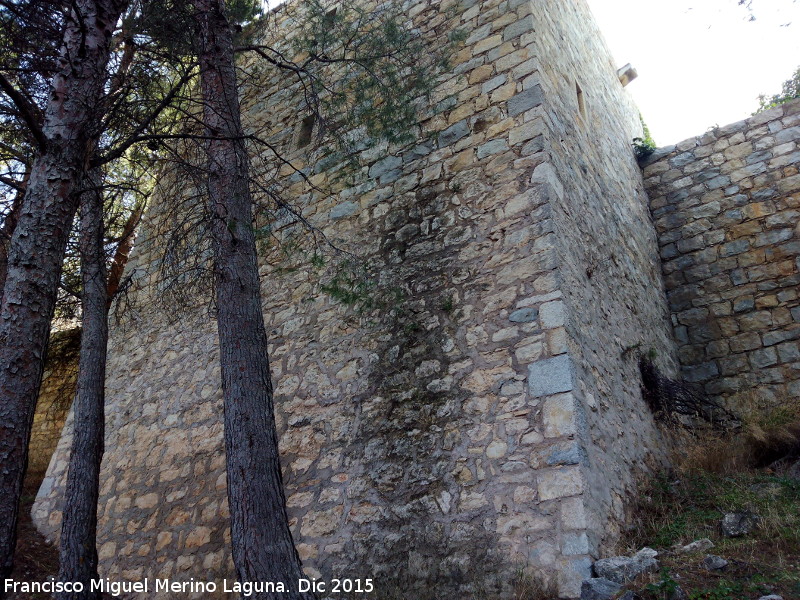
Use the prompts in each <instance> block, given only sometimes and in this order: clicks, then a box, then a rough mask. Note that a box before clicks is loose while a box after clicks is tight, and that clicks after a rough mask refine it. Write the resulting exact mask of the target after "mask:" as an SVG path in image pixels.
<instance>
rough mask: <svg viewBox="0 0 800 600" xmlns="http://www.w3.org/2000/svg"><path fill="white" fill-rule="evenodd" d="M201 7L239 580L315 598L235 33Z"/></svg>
mask: <svg viewBox="0 0 800 600" xmlns="http://www.w3.org/2000/svg"><path fill="white" fill-rule="evenodd" d="M195 7H196V9H197V13H198V14H197V19H198V33H199V36H198V37H199V44H200V49H199V58H200V69H201V87H202V93H203V101H204V107H203V116H204V119H205V125H206V128H207V131H208V133H209V135H213V136H214V137H215V139H212V140H210V141H209V142H208V144H207V148H206V149H207V152H208V170H209V171H208V193H209V210H210V217H211V219H213V225H212V235H213V238H214V239H213V245H214V269H215V286H216V295H217V298H216V300H217V329H218V335H219V345H220V363H221V371H222V389H223V395H224V407H225V410H224V412H225V417H224V418H225V452H226V460H227V476H228V499H229V506H230V512H231V538H232V539H231V542H232V546H233V561H234V564H235V566H236V571H237V574H238V578H239V580H240V581H252V582H255V581H282V582H284V584H285V585H286V586H287V589H290V590H293V591H292V592H291V593H287V594H280V593H277V594H270V593H261V594H255V595H254V596H251V598H256V599H257V600H267V599H268V600H273V599H275V600H277V599H279V598H280V599H283V600H285V599H287V598H288V599H291V600H296V599H301V600H305V599H309V600H310V599H312V598H313V596H312V595H310V594H306V593H299V592H298V591H297V580H298V578H299V577H301V576H302V570H301V564H300V558H299V557H298V555H297V551H296V550H295V547H294V543H293V541H292V535H291V532H290V531H289V525H288V519H287V516H286V500H285V497H284V491H283V481H282V477H281V465H280V456H279V453H278V436H277V432H276V429H275V418H274V412H273V404H272V382H271V379H270V371H269V359H268V358H267V334H266V330H265V328H264V317H263V315H262V312H261V294H260V286H259V279H258V263H257V256H256V245H255V237H254V233H253V227H252V201H251V197H250V189H249V179H248V175H249V173H248V169H249V168H248V161H247V153H246V150H245V146H244V142H243V140H242V126H241V122H240V119H239V99H238V95H237V87H236V75H235V71H234V62H233V60H234V59H233V46H232V41H231V33H230V28H229V26H228V22H227V20H226V18H225V15H224V12H223V2H222V0H195Z"/></svg>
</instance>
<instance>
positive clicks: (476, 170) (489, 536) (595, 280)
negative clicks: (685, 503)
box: [34, 0, 670, 600]
mask: <svg viewBox="0 0 800 600" xmlns="http://www.w3.org/2000/svg"><path fill="white" fill-rule="evenodd" d="M568 4H570V5H571V4H574V5H575V8H574V10H573V9H569V10H567V9H565V8H564V7H563V6H562V3H559V2H556V1H555V0H551V1H548V2H535V3H533V2H528V1H525V0H483V1H481V2H478V1H473V0H465V1H463V2H443V3H442V4H441V5H440V6H438V7H437V8H438V12H437V11H436V10H434V9H431V8H430V7H428V5H427V4H426V3H424V2H419V3H410V4H409V13H408V14H409V15H411V16H412V17H413V19H414V23H415V25H417V26H418V27H420V28H421V29H422V30H424V31H425V32H426V33H427V34H428V35H438V36H442V35H443V34H444V33H445V31H443V29H444V30H446V29H447V28H451V29H452V28H455V27H463V28H464V29H466V30H467V32H468V37H467V39H466V42H465V44H464V46H463V47H462V48H460V49H459V50H458V52H457V53H456V55H455V56H454V57H453V60H452V63H453V69H452V72H450V73H448V74H445V75H443V76H442V77H441V83H440V84H439V86H438V87H437V89H436V90H435V93H434V108H433V109H432V110H431V111H430V112H429V113H428V114H426V115H424V118H423V119H422V120H421V123H420V130H419V132H418V133H419V134H420V135H419V140H420V141H419V142H418V143H415V144H410V145H407V146H404V147H395V146H387V145H386V144H379V145H377V146H373V147H368V148H364V149H363V150H362V151H361V153H360V154H359V156H358V160H359V169H358V171H357V172H356V173H355V174H353V175H352V178H342V177H339V176H340V175H341V174H342V172H343V170H344V169H345V168H346V165H345V164H344V163H338V162H332V160H331V158H330V157H324V156H323V155H322V154H321V153H320V152H319V151H312V150H311V149H310V148H304V149H298V148H297V139H298V130H299V127H300V123H299V118H300V116H302V95H301V94H300V91H299V89H298V86H297V85H291V86H289V87H287V83H286V77H285V75H284V74H283V73H275V72H273V71H268V72H267V75H266V76H265V79H264V80H263V81H262V82H258V83H253V84H252V85H250V86H248V88H247V89H245V90H243V98H244V113H245V122H246V123H247V127H249V128H252V129H255V130H259V131H261V132H262V133H263V134H264V135H266V136H268V137H269V141H270V143H271V144H272V145H273V147H275V148H278V149H280V151H281V152H282V154H283V156H285V157H286V158H288V159H289V160H290V161H291V163H292V164H293V165H294V167H295V168H298V169H302V170H303V173H304V174H305V175H306V176H307V177H308V178H309V179H310V184H313V186H314V187H312V186H311V185H309V182H307V181H305V180H304V179H303V177H301V176H300V175H299V174H298V173H296V172H294V171H293V169H292V168H291V167H289V166H287V165H284V166H283V167H281V168H280V172H279V175H280V176H281V179H280V183H279V184H276V186H277V187H279V188H280V191H281V194H282V196H283V197H285V198H288V199H290V200H291V201H292V203H293V204H294V205H295V207H296V208H297V210H298V211H299V212H300V213H301V214H302V216H303V218H304V219H306V220H307V222H308V223H310V224H312V225H313V226H315V227H317V228H318V229H319V230H320V231H321V232H323V233H324V234H325V235H326V236H327V239H328V240H330V241H331V242H333V243H334V244H336V245H337V246H338V247H340V248H342V249H344V250H346V251H349V252H352V253H353V254H354V256H355V257H356V259H355V262H354V263H352V264H355V270H348V269H353V268H354V267H353V266H352V264H351V265H350V266H348V265H347V264H346V263H343V262H341V261H340V260H339V259H337V258H336V257H335V256H331V255H330V253H327V252H326V250H325V248H326V246H325V245H324V244H322V245H321V246H317V247H316V249H317V250H319V251H321V252H323V255H324V256H325V257H326V260H328V264H327V265H326V266H325V267H324V268H319V267H318V266H315V265H314V264H313V263H312V262H309V260H308V259H309V256H310V253H311V252H312V251H313V250H314V249H315V247H314V246H313V244H312V243H311V241H310V240H311V236H310V234H309V232H308V231H307V230H306V229H305V228H304V226H303V225H302V224H300V223H299V222H298V220H297V218H296V217H294V216H292V214H290V213H289V212H287V211H281V210H278V211H274V214H272V215H270V214H264V212H263V211H261V212H260V213H259V215H260V216H259V223H260V224H270V226H271V233H272V236H271V237H270V238H269V240H268V242H269V243H266V242H265V244H264V245H263V247H262V253H263V260H262V265H261V274H262V293H263V298H264V314H265V320H266V323H267V331H268V333H269V336H270V340H271V341H270V349H269V350H270V359H271V362H272V372H273V377H274V380H275V384H276V388H275V391H276V413H277V420H278V426H279V433H280V436H281V439H280V444H281V453H282V458H283V460H284V482H285V484H286V493H287V503H288V511H289V517H290V526H291V528H292V532H293V534H294V536H295V540H296V542H297V547H298V551H299V553H300V556H301V557H302V559H303V562H304V566H305V569H306V572H307V573H308V574H309V575H311V576H314V577H324V578H326V579H330V578H331V577H336V576H338V577H345V576H346V577H352V578H356V577H362V578H363V577H371V578H373V579H374V580H375V585H376V589H377V592H378V593H377V597H378V598H381V599H383V598H390V597H393V596H395V595H396V596H397V597H401V596H400V594H403V595H405V597H409V598H414V599H415V600H427V599H429V598H437V597H447V598H451V597H470V596H474V597H481V596H480V594H485V595H486V596H488V597H492V598H510V597H513V592H512V587H513V581H514V576H515V574H516V573H518V572H519V571H520V570H526V571H527V572H529V573H531V574H535V575H539V576H543V577H545V578H547V579H551V580H557V583H558V587H559V593H560V595H561V596H562V597H565V598H568V597H576V596H577V595H579V589H580V581H581V580H582V579H583V578H585V577H586V576H588V573H589V567H590V564H591V561H592V559H593V558H596V557H597V552H598V549H599V548H601V547H603V546H604V545H606V546H607V545H608V544H609V543H610V542H611V541H613V538H614V535H615V532H616V531H617V529H618V522H619V520H620V518H621V513H622V504H623V500H622V499H623V497H624V495H625V494H626V493H627V492H628V491H629V490H630V489H631V486H632V483H633V480H634V478H635V475H636V473H638V472H640V471H641V470H642V469H644V468H645V465H644V463H645V462H646V460H647V459H648V457H649V456H650V453H651V452H653V453H655V454H656V455H657V456H660V454H659V453H660V452H661V451H662V449H661V442H660V439H659V437H658V435H657V433H656V431H655V429H654V428H653V424H652V420H651V418H650V417H649V415H648V414H647V411H646V409H645V407H644V405H643V403H642V401H641V398H640V395H639V393H638V383H637V382H638V374H637V373H636V370H635V366H634V365H635V356H634V355H635V352H636V349H637V348H640V347H648V348H649V347H652V348H656V349H658V350H659V352H660V353H661V355H662V356H664V357H665V368H666V369H668V368H669V366H670V363H669V356H670V352H669V348H668V337H669V335H668V327H667V325H666V320H665V315H666V309H665V306H664V300H663V293H662V289H661V287H660V285H659V278H658V274H657V270H656V269H655V268H654V261H653V254H654V249H655V240H654V238H653V235H652V233H651V232H652V229H651V228H652V225H651V224H650V223H649V221H648V217H647V212H646V210H645V204H644V197H643V195H642V193H641V177H640V174H639V172H638V170H637V169H636V167H635V163H634V162H633V159H632V153H631V148H630V145H629V142H630V138H631V137H633V135H634V134H635V133H636V132H637V129H636V128H637V127H638V125H637V122H636V113H635V111H634V109H633V108H632V106H631V105H630V103H629V101H628V100H627V99H626V97H625V93H624V91H623V90H622V87H621V85H620V83H619V81H618V80H617V78H616V72H615V68H614V66H613V65H612V64H611V62H610V58H608V56H607V51H606V50H605V48H604V46H603V45H602V43H600V42H597V44H596V45H594V43H593V42H592V43H588V42H587V39H586V37H587V36H589V37H591V36H593V35H595V34H596V31H595V29H594V28H593V25H591V15H590V14H589V13H588V10H587V9H586V7H585V5H584V3H583V0H575V2H570V3H568ZM288 9H289V7H287V8H286V9H281V10H288ZM277 14H278V17H277V21H278V23H280V22H281V21H280V20H281V18H283V17H281V16H280V15H281V14H283V13H282V12H280V11H279V12H278V13H277ZM448 19H451V20H450V21H448ZM276 35H278V36H281V37H279V38H276V39H287V38H288V37H290V36H291V30H286V29H280V27H278V28H277V31H276ZM565 38H566V43H565ZM562 51H563V52H569V53H570V57H569V58H564V59H561V58H560V57H559V53H560V52H562ZM254 66H256V65H254V64H251V65H248V67H249V68H253V67H254ZM576 71H577V72H580V73H581V75H580V81H581V82H582V83H581V84H582V85H584V86H585V90H586V94H587V99H588V100H589V104H588V108H587V110H589V111H591V112H589V113H587V114H588V115H589V116H587V117H586V120H585V121H582V122H580V123H578V127H581V128H584V130H582V131H577V130H574V129H573V128H574V127H575V125H573V124H569V121H571V120H575V119H576V115H575V114H574V111H573V110H572V109H573V107H572V106H571V104H570V102H571V101H572V100H571V99H572V98H573V96H571V95H570V94H574V91H575V88H574V87H571V88H570V87H568V88H566V91H565V89H564V88H562V86H561V84H559V83H555V81H556V78H557V76H561V75H560V74H562V73H563V74H564V75H567V76H569V77H572V73H574V72H576ZM606 112H607V113H608V115H606ZM565 135H576V136H579V137H578V140H579V141H576V142H566V143H562V142H563V139H564V136H565ZM584 143H586V144H597V145H598V148H595V149H587V150H586V151H585V154H581V152H580V150H579V148H580V146H581V145H582V144H584ZM611 154H614V156H610V155H611ZM574 160H579V162H577V163H575V164H573V161H574ZM595 160H597V161H598V164H596V165H594V164H592V163H593V162H594V161H595ZM261 162H262V161H261V159H260V156H259V155H254V165H255V166H256V168H258V166H259V164H260V163H261ZM584 169H586V171H584ZM617 169H619V172H617V171H616V170H617ZM576 170H577V171H576ZM606 170H608V171H609V172H606ZM170 177H171V176H170V175H165V176H164V177H163V178H162V184H164V182H166V181H168V180H169V179H170ZM173 177H174V175H173ZM604 178H605V179H608V183H607V184H606V183H602V182H599V181H598V179H604ZM189 188H190V186H189V185H188V184H187V185H184V186H183V190H182V191H184V192H186V193H187V194H188V193H189ZM164 204H166V202H162V203H161V205H162V208H158V206H159V203H158V202H157V203H155V208H154V210H153V211H151V213H150V214H149V215H148V218H147V226H146V229H145V231H143V232H142V234H141V235H140V237H139V239H140V240H141V242H140V243H139V245H138V246H137V248H136V250H135V253H134V256H133V257H132V261H131V266H132V268H133V269H134V273H135V282H136V283H137V284H138V288H139V290H138V292H135V293H134V294H132V295H133V296H134V297H133V298H132V300H133V301H134V304H135V305H136V306H138V307H139V308H138V311H137V310H131V311H128V312H127V313H126V315H125V317H124V321H123V322H122V324H120V325H118V326H117V327H115V328H114V329H113V331H112V333H111V341H110V349H109V365H108V371H109V380H108V385H107V388H108V392H107V402H108V409H107V414H108V424H107V441H106V455H105V459H104V463H103V474H102V478H103V482H102V489H101V500H100V506H101V512H100V522H99V530H98V538H99V543H100V559H101V572H102V574H103V575H104V576H109V577H112V578H114V579H134V580H135V579H140V578H142V577H150V578H153V577H167V576H169V577H171V578H172V579H173V580H180V579H185V580H188V579H189V578H192V577H194V578H195V579H197V578H202V579H217V580H219V581H221V579H222V578H223V577H228V578H230V577H232V573H233V569H232V565H231V559H230V553H229V550H228V547H229V542H230V530H229V524H228V510H227V501H226V498H225V472H224V458H223V453H222V447H223V445H222V437H221V436H222V421H221V391H220V387H219V366H218V350H217V345H216V335H215V332H214V325H213V322H212V321H211V320H210V319H209V317H208V313H207V310H206V309H205V307H202V306H201V307H197V308H196V309H194V310H191V311H188V313H189V314H187V315H185V316H184V317H183V319H182V320H179V321H176V320H175V318H174V317H175V312H176V311H175V309H174V308H172V309H169V308H164V307H163V305H162V304H159V300H160V299H161V298H162V296H163V292H164V289H165V288H164V285H163V282H161V281H160V279H159V273H158V265H159V257H160V255H161V253H162V252H163V248H164V243H163V240H161V239H160V238H159V231H160V230H161V229H162V227H163V222H162V221H160V219H163V221H164V222H174V221H170V220H169V218H168V217H165V216H164V214H160V213H159V211H161V212H162V213H163V211H164V209H163V205H164ZM589 213H591V214H589ZM605 228H608V229H610V230H611V231H613V234H614V236H615V237H614V239H613V240H606V237H605V236H606V234H605V233H604V231H605ZM640 229H642V231H639V230H640ZM620 239H622V240H624V243H620V241H619V240H620ZM648 245H649V246H648ZM197 252H198V253H201V254H202V252H201V250H198V251H197ZM584 252H585V253H587V255H584V254H583V253H584ZM607 259H608V260H611V261H612V262H613V264H607ZM361 267H363V268H364V269H365V271H364V272H363V273H362V272H361V271H360V269H361ZM337 274H338V276H340V277H339V278H338V279H337ZM362 274H363V275H364V279H363V280H360V279H358V278H359V277H360V276H361V275H362ZM352 277H356V278H357V279H358V280H359V281H363V282H364V284H365V285H364V289H366V290H367V292H366V293H367V296H368V298H369V300H370V301H371V302H374V304H376V305H377V308H367V310H365V311H363V312H359V311H358V310H357V308H358V306H357V304H358V298H356V299H355V301H356V306H353V305H347V304H343V303H342V302H341V300H342V299H344V298H345V296H346V295H345V294H341V293H340V294H337V293H336V290H335V288H336V286H335V285H334V283H335V282H337V281H338V284H337V285H341V284H342V282H343V281H346V280H347V279H348V278H352ZM345 285H347V284H345ZM584 285H587V286H589V288H588V289H587V290H582V289H580V288H581V286H584ZM323 286H326V289H327V290H328V292H327V293H326V292H325V289H323ZM629 295H630V297H628V296H629ZM350 299H351V300H353V298H350ZM617 329H618V330H617ZM70 436H71V433H70V426H69V423H68V425H67V427H66V434H65V435H64V437H63V438H62V440H61V443H60V446H59V449H58V451H57V454H56V457H55V458H54V460H53V462H52V464H51V467H50V469H49V471H48V477H47V479H46V481H45V484H44V485H43V487H42V490H41V491H40V494H39V497H38V499H37V503H36V506H35V508H34V518H35V521H36V523H37V526H38V527H40V528H41V529H42V530H43V531H45V532H46V533H47V535H48V536H50V537H54V536H55V535H57V532H58V526H59V523H60V518H61V517H60V512H59V509H60V504H59V503H60V502H61V495H60V494H61V493H60V490H61V487H62V486H63V481H64V476H65V471H66V464H67V463H66V460H67V448H68V447H69V446H68V445H69V440H70ZM212 596H213V595H212ZM222 596H223V595H222V594H217V596H216V597H222ZM153 597H154V598H160V597H162V596H159V595H157V594H156V595H154V596H153ZM198 597H203V598H208V597H210V596H209V595H208V594H200V595H198Z"/></svg>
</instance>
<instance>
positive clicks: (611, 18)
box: [588, 0, 800, 146]
mask: <svg viewBox="0 0 800 600" xmlns="http://www.w3.org/2000/svg"><path fill="white" fill-rule="evenodd" d="M588 2H589V5H590V6H591V8H592V11H593V12H594V14H595V17H596V18H597V20H598V22H599V24H600V27H601V29H602V31H603V32H604V35H605V38H606V41H607V43H608V45H609V47H610V48H611V52H612V53H613V55H614V58H615V60H616V62H617V63H618V65H619V66H623V65H624V64H626V63H631V64H633V66H634V67H635V68H636V70H637V71H638V72H639V77H638V79H636V80H635V81H633V82H632V83H630V84H629V85H628V90H629V91H630V92H631V94H632V95H633V98H634V99H635V100H636V103H637V104H638V105H639V109H640V110H641V112H642V116H643V117H644V120H645V122H646V123H647V124H648V126H649V127H650V131H651V133H652V134H653V138H654V139H655V141H656V143H657V144H658V145H659V146H666V145H669V144H674V143H676V142H679V141H681V140H684V139H687V138H689V137H693V136H695V135H700V134H702V133H704V132H705V131H707V130H708V129H709V128H710V127H713V126H714V125H727V124H728V123H733V122H735V121H739V120H741V119H744V118H747V117H749V116H750V114H751V113H752V112H753V111H755V110H756V108H757V107H758V99H757V97H758V95H759V94H761V93H765V94H769V95H771V94H774V93H778V92H779V91H780V88H781V84H782V83H783V82H784V81H785V80H787V79H789V77H790V76H791V74H792V73H794V70H795V69H796V68H797V67H798V66H800V0H753V2H752V8H753V13H752V14H753V15H754V16H755V18H756V19H755V21H749V20H748V13H747V11H746V10H745V9H744V8H742V7H740V6H738V3H737V0H588Z"/></svg>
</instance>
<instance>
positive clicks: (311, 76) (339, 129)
mask: <svg viewBox="0 0 800 600" xmlns="http://www.w3.org/2000/svg"><path fill="white" fill-rule="evenodd" d="M303 11H304V18H303V19H302V21H301V25H300V34H299V35H298V36H297V37H296V38H295V40H294V49H295V51H296V52H298V53H299V54H300V55H301V56H306V57H307V58H306V59H305V60H304V61H303V62H302V68H303V69H304V71H305V73H307V76H308V78H307V82H308V85H307V89H306V92H307V93H306V103H307V104H308V109H309V110H310V111H311V112H312V113H316V114H317V115H318V117H319V125H318V131H319V133H318V137H321V135H320V134H324V133H330V134H333V136H334V137H336V134H337V133H341V136H340V137H338V139H337V141H339V142H340V143H343V144H342V145H343V146H344V149H345V150H348V149H349V146H353V145H354V144H355V143H356V142H357V141H359V142H360V141H361V140H360V139H359V140H352V139H348V138H347V137H346V136H347V135H348V134H349V133H350V132H352V131H354V130H356V129H359V128H360V129H362V130H363V131H365V133H366V136H367V137H368V138H372V139H374V140H379V139H380V140H387V141H388V142H390V143H407V142H410V141H413V140H414V139H415V138H416V135H417V132H416V131H415V127H416V125H417V122H418V119H417V112H418V109H419V108H421V105H422V104H423V103H424V102H425V101H426V100H427V99H428V98H429V97H430V94H431V92H432V91H433V88H434V86H435V85H436V83H437V81H436V75H437V74H438V73H439V72H441V70H442V69H444V68H446V67H447V58H448V56H449V54H450V50H451V48H452V46H453V44H455V43H457V42H458V41H459V36H458V35H455V36H451V37H450V38H449V39H447V38H446V39H445V40H444V43H442V40H441V39H437V40H436V42H435V43H436V46H433V45H432V44H431V43H430V42H428V41H426V39H425V38H424V37H423V36H422V34H421V33H420V32H419V30H417V29H415V28H414V27H413V26H412V24H411V23H409V22H408V18H407V16H406V15H405V13H404V11H403V7H402V5H401V3H399V2H386V3H383V4H380V5H379V6H374V5H372V6H367V5H365V4H364V3H362V2H352V1H351V2H341V3H337V4H336V5H335V8H334V7H333V5H331V4H330V3H327V2H323V1H321V0H310V1H309V2H306V3H304V4H303ZM359 137H363V136H359Z"/></svg>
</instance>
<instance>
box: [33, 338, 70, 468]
mask: <svg viewBox="0 0 800 600" xmlns="http://www.w3.org/2000/svg"><path fill="white" fill-rule="evenodd" d="M79 352H80V329H70V330H65V331H58V332H55V333H53V335H52V336H51V337H50V342H49V343H48V346H47V362H46V363H45V366H44V375H43V376H42V387H41V389H40V391H39V400H38V402H37V404H36V413H35V414H34V417H33V428H32V431H31V440H30V443H29V444H28V473H30V474H31V475H34V476H37V475H41V474H43V473H44V472H45V470H46V469H47V465H48V464H50V458H51V457H52V455H53V452H54V451H55V449H56V446H57V445H58V440H59V438H60V437H61V430H62V428H63V427H64V421H66V419H67V413H68V412H69V408H70V406H72V399H73V397H74V396H75V385H76V382H77V378H78V354H79Z"/></svg>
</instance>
